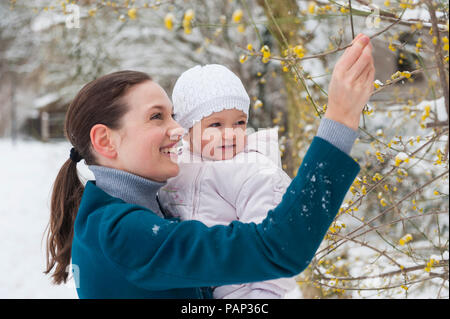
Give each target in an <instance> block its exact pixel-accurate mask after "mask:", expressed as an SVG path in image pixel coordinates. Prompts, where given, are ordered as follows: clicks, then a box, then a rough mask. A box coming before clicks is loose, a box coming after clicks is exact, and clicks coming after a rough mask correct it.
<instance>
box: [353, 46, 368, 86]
mask: <svg viewBox="0 0 450 319" xmlns="http://www.w3.org/2000/svg"><path fill="white" fill-rule="evenodd" d="M372 62H373V59H372V50H371V49H370V46H366V47H365V48H364V50H363V52H362V54H361V55H360V56H359V58H358V60H357V61H356V62H355V63H354V64H353V66H352V67H351V68H350V70H349V71H348V73H347V76H348V77H349V80H350V81H352V82H353V81H355V80H356V79H358V78H359V77H360V76H361V73H363V71H365V70H366V68H367V67H368V66H369V65H370V64H372Z"/></svg>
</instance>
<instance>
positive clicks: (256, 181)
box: [158, 128, 296, 299]
mask: <svg viewBox="0 0 450 319" xmlns="http://www.w3.org/2000/svg"><path fill="white" fill-rule="evenodd" d="M188 144H189V143H187V142H184V143H183V154H182V155H181V156H180V160H179V166H180V172H179V174H178V176H176V177H173V178H170V179H169V180H168V181H167V184H166V185H165V186H164V187H162V188H161V189H160V191H159V194H158V197H159V200H160V202H161V206H162V207H163V209H164V210H165V211H166V212H169V213H170V215H172V216H173V217H178V218H180V219H181V220H190V219H194V220H199V221H201V222H203V223H204V224H206V225H207V226H214V225H228V224H230V223H231V222H232V221H234V220H239V221H242V222H245V223H249V222H254V223H260V222H261V221H262V220H263V219H264V218H265V217H266V215H267V212H268V211H269V210H271V209H273V208H275V207H276V206H277V205H278V203H280V201H281V199H282V197H283V195H284V193H285V191H286V189H287V187H288V186H289V184H290V182H291V179H290V177H289V176H288V175H287V174H286V173H285V172H284V171H283V170H282V169H281V159H280V153H279V146H278V133H277V129H276V128H274V129H267V130H259V131H258V132H255V133H253V134H249V135H248V136H247V143H246V146H245V149H244V151H243V152H241V153H239V154H237V155H236V156H235V157H234V158H232V159H230V160H223V161H213V160H209V159H204V158H201V156H200V155H197V154H193V153H191V152H190V150H189V145H188ZM242 244H243V245H245V243H242ZM217 249H220V247H217ZM295 288H296V283H295V280H294V279H293V278H280V279H275V280H269V281H264V282H255V283H249V284H242V285H226V286H220V287H217V288H215V289H214V293H213V296H214V298H216V299H223V298H225V299H228V298H248V299H251V298H283V296H284V295H285V293H287V292H288V291H291V290H292V289H295Z"/></svg>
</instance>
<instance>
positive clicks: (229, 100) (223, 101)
mask: <svg viewBox="0 0 450 319" xmlns="http://www.w3.org/2000/svg"><path fill="white" fill-rule="evenodd" d="M172 102H173V109H174V113H175V120H176V121H177V122H178V123H179V124H180V125H181V126H182V127H183V128H184V129H186V130H188V129H190V128H191V127H192V126H194V124H195V123H196V122H198V121H200V120H201V119H202V118H204V117H207V116H209V115H211V114H212V113H215V112H220V111H222V110H225V109H233V108H236V109H238V110H241V111H243V112H244V113H245V114H247V118H248V109H249V106H250V98H249V96H248V94H247V91H246V90H245V88H244V85H243V84H242V82H241V80H240V79H239V78H238V77H237V76H236V75H235V74H234V73H233V72H231V71H230V70H229V69H227V68H226V67H225V66H223V65H219V64H208V65H205V66H200V65H196V66H194V67H193V68H190V69H189V70H187V71H185V72H183V74H181V76H180V77H179V78H178V80H177V82H176V83H175V86H174V88H173V92H172Z"/></svg>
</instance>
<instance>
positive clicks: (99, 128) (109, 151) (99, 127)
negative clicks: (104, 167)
mask: <svg viewBox="0 0 450 319" xmlns="http://www.w3.org/2000/svg"><path fill="white" fill-rule="evenodd" d="M90 136H91V143H92V147H93V148H94V150H95V151H96V152H97V153H98V154H100V155H103V156H104V157H106V158H109V159H114V158H115V157H116V156H117V151H116V145H115V143H114V140H113V138H112V134H111V130H110V129H109V128H108V127H107V126H106V125H104V124H95V125H94V126H93V127H92V128H91V133H90Z"/></svg>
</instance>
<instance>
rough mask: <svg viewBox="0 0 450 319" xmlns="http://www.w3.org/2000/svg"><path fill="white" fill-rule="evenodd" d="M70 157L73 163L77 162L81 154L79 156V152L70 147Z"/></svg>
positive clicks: (80, 158) (81, 157)
mask: <svg viewBox="0 0 450 319" xmlns="http://www.w3.org/2000/svg"><path fill="white" fill-rule="evenodd" d="M70 159H71V160H72V161H74V162H75V163H78V162H79V161H81V160H82V159H83V156H81V155H80V153H78V151H77V150H76V149H75V148H74V147H72V149H71V150H70Z"/></svg>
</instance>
